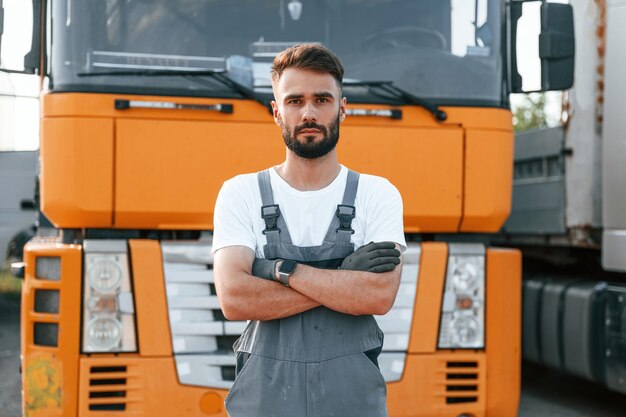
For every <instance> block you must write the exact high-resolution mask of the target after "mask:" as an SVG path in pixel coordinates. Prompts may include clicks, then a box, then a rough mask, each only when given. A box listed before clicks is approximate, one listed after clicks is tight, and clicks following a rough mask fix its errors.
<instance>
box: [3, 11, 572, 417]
mask: <svg viewBox="0 0 626 417" xmlns="http://www.w3.org/2000/svg"><path fill="white" fill-rule="evenodd" d="M5 3H8V0H5ZM0 4H1V3H0ZM7 10H8V8H7V9H6V10H5V12H6V11H7ZM521 11H522V5H521V3H519V2H514V3H508V2H504V1H501V0H476V1H473V2H470V1H461V0H456V1H453V0H420V1H415V0H406V1H401V0H397V1H388V0H341V1H317V2H313V1H306V0H302V1H299V0H284V1H283V0H281V1H279V0H264V1H255V2H252V1H247V0H211V1H200V0H163V1H154V2H148V1H136V0H106V1H104V0H83V1H74V0H67V1H56V2H45V1H43V2H42V1H38V0H35V1H33V22H34V23H33V28H34V30H33V36H32V37H33V41H32V50H31V52H30V53H28V54H27V55H26V56H25V60H24V68H20V69H21V70H22V71H25V72H31V73H38V74H40V75H41V80H42V93H41V98H40V101H41V147H40V174H39V175H40V187H41V189H40V202H39V205H40V210H41V212H42V215H43V216H45V217H46V218H47V219H49V221H50V222H51V224H52V225H53V227H54V233H50V231H49V230H48V231H47V232H46V233H45V234H39V235H38V236H36V237H34V238H33V239H32V240H31V241H30V242H29V243H28V244H27V245H26V247H25V251H24V264H23V270H20V268H19V266H16V267H15V271H16V273H18V274H19V273H22V274H23V276H24V285H23V292H22V307H21V308H22V310H21V329H22V333H21V346H22V347H21V355H22V357H21V360H22V367H21V369H22V382H23V410H24V415H25V416H28V417H35V416H64V417H73V416H81V417H86V416H107V417H109V416H120V417H121V416H161V415H163V416H166V415H167V416H173V415H175V416H181V417H187V416H198V417H200V416H203V417H206V416H215V417H224V416H226V412H225V410H224V398H225V396H226V394H227V392H228V388H229V387H230V386H231V384H232V382H233V380H234V368H235V357H234V354H233V352H232V344H233V342H234V341H235V340H236V338H237V337H238V335H239V334H240V333H241V332H242V330H243V328H244V326H245V322H236V321H228V320H226V319H225V318H224V315H223V314H222V312H221V310H220V306H219V304H218V300H217V297H216V293H215V286H214V284H213V273H212V258H211V255H210V252H211V251H210V249H211V240H212V229H213V208H214V204H215V199H216V196H217V193H218V191H219V189H220V187H221V185H222V183H223V182H224V181H225V180H226V179H228V178H230V177H232V176H234V175H237V174H240V173H244V172H253V171H257V170H261V169H264V168H266V167H268V166H271V165H273V164H277V163H279V162H280V161H281V160H282V158H283V157H284V155H283V152H284V150H283V149H284V148H283V146H284V145H283V143H282V141H281V140H280V131H279V129H278V128H277V127H276V126H275V125H274V123H273V120H272V117H271V115H270V112H269V111H268V103H269V101H270V100H271V99H272V94H271V88H270V80H269V68H270V65H271V62H272V59H273V57H274V56H275V55H276V54H277V53H278V52H279V51H281V50H283V49H284V48H285V47H287V46H289V45H292V44H294V43H297V42H300V41H307V42H320V43H324V44H325V45H327V46H329V47H330V48H331V49H332V50H333V51H335V52H336V53H337V54H338V55H339V56H340V57H341V58H342V60H343V62H344V65H345V68H346V79H345V85H344V94H345V95H346V96H347V98H348V103H349V105H348V118H347V120H346V121H345V123H344V124H343V125H342V129H341V139H340V142H339V145H338V146H339V148H338V149H339V155H340V160H341V161H342V163H343V164H345V165H346V166H349V167H350V168H352V169H354V170H356V171H360V172H364V173H371V174H376V175H381V176H384V177H386V178H388V179H389V180H390V181H391V182H392V183H393V184H395V185H396V186H397V188H398V189H399V190H400V192H401V194H402V197H403V201H404V226H405V233H406V237H407V241H408V242H409V249H408V250H407V252H406V253H405V254H404V269H403V273H402V283H401V285H400V289H399V292H398V296H397V299H396V301H395V304H394V306H393V308H392V309H391V311H390V312H389V313H388V314H386V315H384V316H380V317H377V320H378V322H379V325H380V327H381V328H382V330H383V331H384V333H385V345H384V347H383V352H382V354H381V356H380V358H379V362H380V367H381V371H382V373H383V375H384V377H385V379H386V381H387V393H388V409H389V415H390V416H391V417H417V416H450V417H457V416H472V417H481V416H497V417H506V416H511V417H514V416H516V415H517V408H518V402H519V395H520V338H521V331H520V320H521V318H520V310H521V300H520V297H521V295H520V293H521V257H520V253H519V251H517V250H513V249H503V248H496V247H491V246H488V245H485V244H481V243H478V242H476V241H472V236H473V234H477V233H480V234H484V233H491V232H496V231H498V230H499V229H500V228H501V226H502V225H503V223H504V222H505V220H506V219H507V216H508V214H509V211H510V207H511V189H512V169H513V128H512V116H511V111H510V105H509V98H508V97H509V93H511V92H517V91H520V90H521V88H522V85H521V77H520V76H519V74H518V71H517V64H516V63H517V53H516V45H517V43H516V36H515V35H516V33H517V31H516V26H517V21H518V18H519V17H520V14H521ZM571 17H572V13H571V7H570V6H569V5H564V4H551V3H542V5H541V22H542V33H541V36H540V41H539V44H540V57H541V62H542V64H541V70H542V76H541V88H542V89H543V90H551V89H562V88H567V87H569V85H571V73H572V70H571V66H572V62H571V61H572V56H571V54H570V52H569V49H568V48H569V46H568V45H571V43H572V42H573V38H572V37H571V36H570V33H571V20H572V19H571ZM4 19H5V22H6V21H7V19H11V16H9V14H8V12H7V13H4ZM260 417H263V416H260Z"/></svg>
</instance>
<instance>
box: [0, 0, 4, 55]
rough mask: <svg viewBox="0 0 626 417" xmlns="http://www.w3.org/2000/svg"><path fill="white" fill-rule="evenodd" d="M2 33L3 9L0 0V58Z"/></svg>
mask: <svg viewBox="0 0 626 417" xmlns="http://www.w3.org/2000/svg"><path fill="white" fill-rule="evenodd" d="M3 33H4V7H2V0H0V56H2V34H3Z"/></svg>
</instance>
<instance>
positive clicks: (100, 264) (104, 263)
mask: <svg viewBox="0 0 626 417" xmlns="http://www.w3.org/2000/svg"><path fill="white" fill-rule="evenodd" d="M115 258H117V257H108V258H101V259H97V260H94V262H93V263H92V264H91V266H90V267H89V270H88V271H87V279H88V280H89V285H91V286H92V287H93V288H94V289H96V290H98V291H101V292H112V291H115V290H117V289H118V288H119V287H120V285H121V284H122V268H121V267H120V265H119V261H118V260H116V259H115Z"/></svg>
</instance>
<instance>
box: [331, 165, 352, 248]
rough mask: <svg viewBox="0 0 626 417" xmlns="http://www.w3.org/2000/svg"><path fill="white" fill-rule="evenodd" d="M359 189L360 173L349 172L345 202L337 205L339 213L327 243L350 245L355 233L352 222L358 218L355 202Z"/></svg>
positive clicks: (332, 225) (344, 196)
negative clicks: (334, 242)
mask: <svg viewBox="0 0 626 417" xmlns="http://www.w3.org/2000/svg"><path fill="white" fill-rule="evenodd" d="M358 187H359V173H358V172H355V171H352V170H349V171H348V178H347V180H346V188H345V190H344V192H343V200H342V202H341V204H338V205H337V212H336V213H335V217H334V218H333V221H332V222H331V223H330V227H329V228H328V232H327V233H326V238H325V240H326V241H330V242H333V241H336V242H342V243H350V238H351V236H352V234H353V233H354V230H353V229H352V220H353V219H354V217H355V216H356V208H355V207H354V201H355V200H356V192H357V189H358Z"/></svg>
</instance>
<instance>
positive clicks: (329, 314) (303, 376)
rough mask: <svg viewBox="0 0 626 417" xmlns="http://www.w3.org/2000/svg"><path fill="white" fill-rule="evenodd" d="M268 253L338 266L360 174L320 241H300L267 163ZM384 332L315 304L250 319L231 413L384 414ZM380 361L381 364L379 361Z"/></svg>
mask: <svg viewBox="0 0 626 417" xmlns="http://www.w3.org/2000/svg"><path fill="white" fill-rule="evenodd" d="M258 180H259V187H260V189H261V199H262V202H263V207H262V210H261V211H262V217H263V219H264V220H265V225H266V228H265V230H264V231H263V233H264V234H265V235H266V236H267V245H265V247H264V252H265V257H266V258H267V259H276V258H281V259H293V260H295V261H298V262H299V263H303V264H308V265H312V266H315V267H318V268H337V267H339V266H340V265H341V261H342V260H343V258H345V257H346V256H348V255H350V254H351V253H352V252H354V245H353V244H352V243H351V242H350V236H351V234H352V233H353V230H352V229H351V223H352V219H353V218H354V213H355V208H354V200H355V197H356V190H357V187H358V181H359V174H357V173H356V172H353V171H349V172H348V180H347V183H346V189H345V191H344V196H343V202H342V204H339V205H338V206H337V215H336V216H335V217H334V218H333V220H332V222H331V224H330V227H329V228H328V232H327V234H326V237H325V238H324V242H323V243H322V245H321V246H310V247H298V246H294V245H293V244H292V242H291V237H290V236H289V231H288V230H287V225H286V223H285V220H284V218H283V217H282V216H281V215H280V209H279V208H278V205H276V204H274V197H273V194H272V188H271V184H270V176H269V172H268V171H262V172H260V173H259V174H258ZM382 344H383V333H382V331H381V330H380V328H379V327H378V325H377V323H376V320H375V319H374V317H373V316H371V315H366V316H353V315H349V314H343V313H338V312H336V311H333V310H330V309H328V308H326V307H323V306H321V307H317V308H314V309H312V310H309V311H305V312H303V313H300V314H296V315H294V316H291V317H287V318H284V319H279V320H269V321H251V322H249V323H248V326H247V327H246V329H245V331H244V332H243V334H242V335H241V337H240V338H239V339H238V340H237V342H236V343H235V345H234V348H235V351H236V352H237V365H238V366H237V368H238V369H237V373H236V374H237V376H236V378H235V383H234V384H233V386H232V388H231V390H230V393H229V394H228V396H227V397H226V410H227V411H228V414H229V416H230V417H331V416H334V417H386V416H387V409H386V404H385V400H386V391H387V388H386V385H385V380H384V378H383V376H382V374H381V373H380V371H379V369H378V366H377V362H376V356H378V353H380V350H381V348H382ZM375 362H376V364H375Z"/></svg>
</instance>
